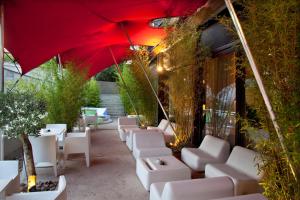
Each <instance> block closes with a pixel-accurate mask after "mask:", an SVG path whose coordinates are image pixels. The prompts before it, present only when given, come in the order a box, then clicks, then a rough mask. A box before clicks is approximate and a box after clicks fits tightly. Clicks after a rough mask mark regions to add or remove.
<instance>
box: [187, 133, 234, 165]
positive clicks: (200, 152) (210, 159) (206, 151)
mask: <svg viewBox="0 0 300 200" xmlns="http://www.w3.org/2000/svg"><path fill="white" fill-rule="evenodd" d="M229 151H230V145H229V143H228V142H227V141H225V140H222V139H219V138H216V137H213V136H211V135H206V136H205V137H204V139H203V141H202V143H201V145H200V146H199V148H183V149H182V150H181V160H182V161H183V162H184V163H185V164H187V165H188V166H189V167H190V168H192V169H193V170H195V171H204V169H205V165H206V164H207V163H225V161H226V160H227V158H228V156H229Z"/></svg>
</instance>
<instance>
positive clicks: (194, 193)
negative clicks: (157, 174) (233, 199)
mask: <svg viewBox="0 0 300 200" xmlns="http://www.w3.org/2000/svg"><path fill="white" fill-rule="evenodd" d="M233 187H234V186H233V183H232V180H231V179H230V178H229V177H216V178H202V179H192V180H181V181H172V182H160V183H153V184H151V186H150V200H183V199H184V200H209V199H213V198H222V197H230V196H233Z"/></svg>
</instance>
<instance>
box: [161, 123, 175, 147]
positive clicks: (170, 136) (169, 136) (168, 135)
mask: <svg viewBox="0 0 300 200" xmlns="http://www.w3.org/2000/svg"><path fill="white" fill-rule="evenodd" d="M171 124H172V126H173V128H174V129H175V130H176V124H175V123H171ZM172 126H171V125H170V124H168V125H167V128H166V130H164V131H163V133H164V138H165V141H166V143H171V142H174V140H175V132H174V130H173V128H172Z"/></svg>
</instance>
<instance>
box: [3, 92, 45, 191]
mask: <svg viewBox="0 0 300 200" xmlns="http://www.w3.org/2000/svg"><path fill="white" fill-rule="evenodd" d="M46 115H47V113H46V106H45V103H44V102H43V101H42V100H40V99H39V100H38V99H36V98H35V96H34V95H33V94H30V93H18V92H15V93H7V94H5V93H0V127H2V129H3V133H4V135H6V136H7V137H8V138H19V139H20V141H21V142H22V145H23V151H24V156H25V159H26V172H27V176H28V190H29V191H32V190H35V185H36V171H35V166H34V160H33V154H32V147H31V143H30V141H29V139H28V136H29V135H38V134H39V131H40V129H41V128H42V127H43V126H44V125H45V124H44V119H45V117H46Z"/></svg>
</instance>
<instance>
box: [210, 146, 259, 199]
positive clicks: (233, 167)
mask: <svg viewBox="0 0 300 200" xmlns="http://www.w3.org/2000/svg"><path fill="white" fill-rule="evenodd" d="M258 164H261V161H260V160H259V154H258V153H256V152H254V151H252V150H250V149H246V148H243V147H240V146H235V147H234V148H233V150H232V152H231V154H230V156H229V158H228V160H227V161H226V163H225V164H207V165H206V166H205V177H208V178H209V177H219V176H228V177H230V178H231V179H232V181H233V183H234V195H244V194H251V193H258V192H260V191H261V188H260V186H259V184H258V182H259V181H260V180H261V178H262V176H263V173H262V172H260V171H259V170H258V168H257V165H258Z"/></svg>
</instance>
